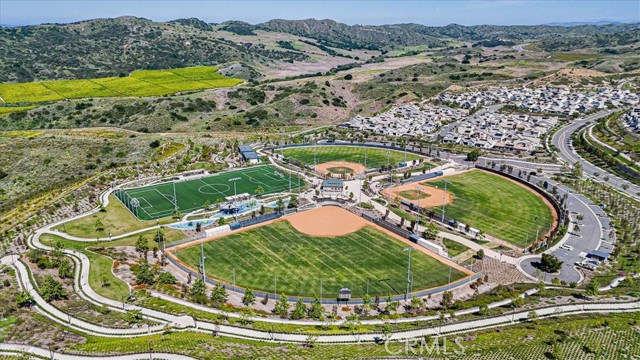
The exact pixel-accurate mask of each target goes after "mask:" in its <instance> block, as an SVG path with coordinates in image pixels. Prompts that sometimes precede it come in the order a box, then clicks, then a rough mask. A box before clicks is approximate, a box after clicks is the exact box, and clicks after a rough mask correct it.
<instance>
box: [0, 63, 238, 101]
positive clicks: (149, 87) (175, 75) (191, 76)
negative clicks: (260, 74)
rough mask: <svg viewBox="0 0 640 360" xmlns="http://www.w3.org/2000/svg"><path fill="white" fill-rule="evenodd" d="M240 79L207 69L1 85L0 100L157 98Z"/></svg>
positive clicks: (139, 72) (213, 86) (226, 83)
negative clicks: (0, 98)
mask: <svg viewBox="0 0 640 360" xmlns="http://www.w3.org/2000/svg"><path fill="white" fill-rule="evenodd" d="M241 82H242V80H241V79H234V78H227V77H225V76H223V75H220V74H219V73H218V72H217V69H216V68H213V67H209V66H200V67H191V68H181V69H169V70H140V71H134V72H133V73H132V74H131V75H130V76H127V77H109V78H97V79H80V80H54V81H42V82H30V83H1V84H0V96H1V97H2V98H3V99H4V101H5V102H7V103H23V102H26V103H34V102H43V101H57V100H62V99H81V98H95V97H117V96H139V97H142V96H161V95H168V94H173V93H177V92H181V91H190V90H204V89H213V88H218V87H228V86H234V85H237V84H239V83H241Z"/></svg>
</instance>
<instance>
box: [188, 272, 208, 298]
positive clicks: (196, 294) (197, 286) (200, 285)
mask: <svg viewBox="0 0 640 360" xmlns="http://www.w3.org/2000/svg"><path fill="white" fill-rule="evenodd" d="M206 291H207V288H206V286H205V285H204V280H202V278H198V279H196V281H194V282H193V285H191V289H189V295H191V296H192V297H193V298H194V299H195V300H196V302H198V303H201V304H202V303H204V302H205V300H206Z"/></svg>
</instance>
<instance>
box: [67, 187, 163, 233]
mask: <svg viewBox="0 0 640 360" xmlns="http://www.w3.org/2000/svg"><path fill="white" fill-rule="evenodd" d="M105 210H106V211H104V212H97V213H95V214H92V215H89V216H85V217H82V218H79V219H76V220H73V221H69V222H67V223H65V224H64V227H63V226H62V225H60V226H57V227H56V229H57V230H60V231H66V232H67V234H69V235H73V236H79V237H84V238H94V237H98V236H99V237H105V236H108V235H109V232H111V235H114V236H115V235H120V234H126V233H128V232H131V231H135V230H138V229H144V228H146V227H149V226H154V225H156V221H139V220H138V219H136V218H135V216H133V214H131V212H130V211H129V210H128V209H127V208H126V207H125V206H124V205H123V204H122V203H121V202H120V200H118V199H117V198H116V197H115V196H110V197H109V205H108V206H107V207H106V208H105ZM97 220H100V221H101V222H102V224H103V225H104V228H105V230H104V231H100V232H96V231H95V230H96V226H95V224H96V221H97ZM172 221H173V220H171V219H170V218H165V219H161V220H160V223H161V224H166V223H169V222H172Z"/></svg>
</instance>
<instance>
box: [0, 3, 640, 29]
mask: <svg viewBox="0 0 640 360" xmlns="http://www.w3.org/2000/svg"><path fill="white" fill-rule="evenodd" d="M122 15H134V16H139V17H144V18H148V19H152V20H156V21H166V20H173V19H178V18H187V17H197V18H199V19H202V20H205V21H207V22H222V21H225V20H243V21H247V22H250V23H258V22H263V21H266V20H269V19H274V18H283V19H305V18H310V17H313V18H317V19H324V18H330V19H334V20H337V21H340V22H345V23H347V24H372V25H378V24H395V23H408V22H413V23H419V24H425V25H434V26H438V25H446V24H450V23H457V24H462V25H477V24H495V25H531V24H545V23H552V22H580V21H597V20H617V21H625V22H629V21H634V22H636V21H640V1H638V0H565V1H551V0H537V1H529V0H475V1H468V0H449V1H435V0H434V1H420V0H413V1H403V0H396V1H385V0H369V1H332V0H326V1H304V0H298V1H295V0H289V1H276V0H263V1H250V0H246V1H245V0H237V1H207V0H200V1H191V0H184V1H175V0H174V1H152V0H147V1H140V0H108V1H105V0H88V1H81V0H66V1H57V0H40V1H31V0H0V24H5V25H30V24H39V23H45V22H73V21H79V20H85V19H91V18H104V17H117V16H122Z"/></svg>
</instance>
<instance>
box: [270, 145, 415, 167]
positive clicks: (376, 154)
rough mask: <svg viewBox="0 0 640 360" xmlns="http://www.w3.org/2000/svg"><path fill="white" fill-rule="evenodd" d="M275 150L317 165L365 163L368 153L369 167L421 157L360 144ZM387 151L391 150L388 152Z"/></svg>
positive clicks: (305, 162)
mask: <svg viewBox="0 0 640 360" xmlns="http://www.w3.org/2000/svg"><path fill="white" fill-rule="evenodd" d="M275 151H276V152H277V153H280V154H284V156H285V157H288V158H292V159H296V160H298V161H300V162H301V163H303V164H306V165H314V164H316V165H317V164H322V163H326V162H331V161H347V162H352V163H358V164H363V165H365V154H366V165H365V167H366V168H369V169H370V168H378V167H381V166H383V165H387V160H388V163H389V164H390V165H392V166H396V165H398V164H400V163H401V162H404V161H410V160H415V159H420V158H421V156H419V155H416V154H412V153H405V152H402V151H395V150H386V149H379V148H370V147H360V146H339V145H336V146H328V145H327V146H306V147H297V148H287V149H279V150H275ZM387 151H389V153H388V154H387Z"/></svg>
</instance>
